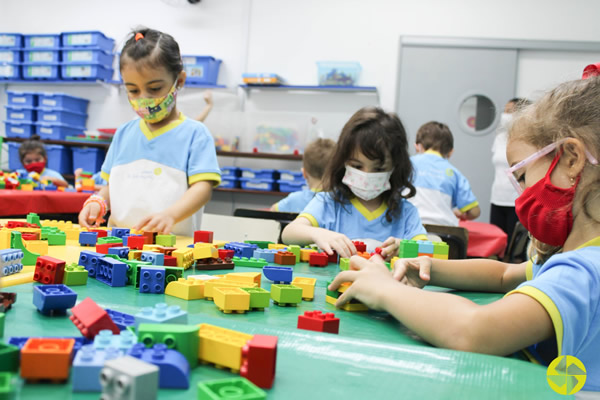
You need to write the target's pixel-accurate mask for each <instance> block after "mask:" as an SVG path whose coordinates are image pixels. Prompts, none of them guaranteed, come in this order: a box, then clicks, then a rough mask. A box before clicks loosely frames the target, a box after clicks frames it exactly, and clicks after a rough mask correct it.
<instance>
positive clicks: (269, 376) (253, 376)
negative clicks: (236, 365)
mask: <svg viewBox="0 0 600 400" xmlns="http://www.w3.org/2000/svg"><path fill="white" fill-rule="evenodd" d="M276 364H277V336H267V335H254V336H253V337H252V339H250V340H249V341H248V342H247V343H246V345H245V346H244V347H242V366H241V368H240V375H241V376H242V377H244V378H246V379H248V380H249V381H250V382H252V383H254V384H255V385H256V386H258V387H261V388H263V389H270V388H271V387H272V386H273V381H274V380H275V367H276Z"/></svg>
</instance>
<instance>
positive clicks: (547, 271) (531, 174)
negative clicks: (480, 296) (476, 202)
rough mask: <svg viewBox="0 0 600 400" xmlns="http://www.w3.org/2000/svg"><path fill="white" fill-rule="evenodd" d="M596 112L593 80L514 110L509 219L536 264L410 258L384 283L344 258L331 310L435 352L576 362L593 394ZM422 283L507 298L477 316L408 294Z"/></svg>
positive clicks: (471, 307)
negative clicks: (344, 310) (381, 318)
mask: <svg viewBox="0 0 600 400" xmlns="http://www.w3.org/2000/svg"><path fill="white" fill-rule="evenodd" d="M598 104H600V77H592V78H589V79H587V80H582V81H573V82H566V83H563V84H561V85H560V86H558V87H557V88H556V89H554V90H553V91H551V92H550V93H548V94H546V95H545V96H544V97H543V98H542V99H540V100H539V101H538V102H536V103H535V104H533V105H532V106H529V107H527V108H525V109H524V110H523V111H521V112H520V115H518V116H517V117H516V118H515V120H514V122H513V124H512V126H511V128H510V131H509V136H508V146H507V158H508V162H509V165H511V166H512V168H510V169H509V170H508V171H509V172H510V173H511V175H509V177H512V176H513V174H514V179H513V180H514V181H515V185H516V189H517V191H518V192H519V193H520V195H519V198H518V199H517V201H516V211H517V215H518V217H519V220H520V221H521V223H523V225H524V226H525V227H526V228H527V229H528V230H529V232H530V233H531V235H532V236H533V237H534V239H533V246H534V248H535V251H534V258H532V260H535V264H533V263H532V261H530V262H526V263H522V264H505V263H502V262H499V261H493V260H475V259H473V260H460V261H458V260H456V261H454V260H450V261H448V260H438V259H431V258H428V257H419V258H416V259H405V260H399V261H397V262H396V264H395V265H394V271H393V273H391V272H389V270H387V268H385V267H382V266H381V264H380V262H379V261H367V260H362V259H360V258H358V257H353V258H352V259H351V264H352V267H353V269H355V270H354V271H344V272H341V273H340V274H339V275H338V276H337V277H336V278H335V280H334V282H333V283H332V284H331V285H330V287H329V289H330V290H335V289H336V288H337V287H338V286H339V284H340V283H341V282H345V281H351V282H353V284H352V286H351V287H350V288H349V289H348V290H346V291H345V292H344V294H343V295H342V296H340V298H339V299H338V302H337V305H338V306H341V305H343V304H344V303H346V302H348V301H349V300H351V299H354V298H355V299H358V300H359V301H361V302H363V303H366V304H367V305H368V306H369V307H370V308H373V309H380V310H387V311H389V312H390V313H391V314H392V315H393V316H394V317H396V318H397V319H398V320H400V321H401V322H402V323H403V324H405V325H406V326H407V327H408V328H410V329H412V330H413V331H415V332H416V333H417V334H419V335H420V336H422V337H423V338H424V339H425V340H427V341H429V342H430V343H432V344H433V345H435V346H440V347H447V348H452V349H459V350H465V351H473V352H480V353H489V354H497V355H507V354H511V353H513V352H515V351H518V350H520V349H523V348H526V347H528V346H530V347H529V348H528V350H529V351H530V353H531V354H532V355H533V356H535V358H536V359H538V360H539V361H541V362H542V363H544V364H546V365H547V364H548V363H550V362H551V361H552V360H553V359H554V358H555V357H557V356H560V355H571V356H575V357H577V358H578V359H580V360H581V361H582V362H583V364H584V365H585V367H586V368H587V380H586V383H585V386H584V389H586V390H593V391H600V358H598V349H600V290H599V289H600V288H599V286H600V185H598V182H599V181H600V166H599V165H598V157H599V156H600V135H598V132H600V113H599V112H598ZM517 182H518V183H517ZM356 269H358V271H356ZM397 280H400V282H398V281H397ZM402 283H406V285H404V284H402ZM428 283H429V284H432V285H438V286H444V287H448V288H455V289H459V290H466V291H497V292H508V295H506V296H505V297H503V298H502V299H501V300H498V301H496V302H494V303H492V304H488V305H482V306H480V305H476V304H474V303H472V302H471V301H469V300H467V299H465V298H462V297H460V296H455V295H452V294H448V293H434V292H432V291H427V290H418V288H420V287H423V286H425V285H426V284H428ZM411 286H415V287H411ZM415 304H418V307H415V306H414V305H415Z"/></svg>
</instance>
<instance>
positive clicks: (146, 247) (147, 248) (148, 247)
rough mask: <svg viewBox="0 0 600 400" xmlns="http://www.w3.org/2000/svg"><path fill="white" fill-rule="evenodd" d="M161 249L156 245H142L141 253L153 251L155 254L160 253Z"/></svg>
mask: <svg viewBox="0 0 600 400" xmlns="http://www.w3.org/2000/svg"><path fill="white" fill-rule="evenodd" d="M162 248H163V246H161V245H158V244H144V247H142V251H153V252H155V253H162V251H161V249H162ZM163 254H164V253H163Z"/></svg>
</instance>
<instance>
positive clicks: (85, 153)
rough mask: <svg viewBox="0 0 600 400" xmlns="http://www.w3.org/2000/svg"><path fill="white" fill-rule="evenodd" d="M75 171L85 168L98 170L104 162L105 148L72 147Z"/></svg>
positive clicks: (91, 170) (86, 169) (93, 170)
mask: <svg viewBox="0 0 600 400" xmlns="http://www.w3.org/2000/svg"><path fill="white" fill-rule="evenodd" d="M71 151H72V152H73V171H74V170H76V169H77V168H83V170H84V171H90V172H98V171H100V167H102V163H103V162H104V156H105V153H104V150H103V149H99V148H96V147H72V148H71Z"/></svg>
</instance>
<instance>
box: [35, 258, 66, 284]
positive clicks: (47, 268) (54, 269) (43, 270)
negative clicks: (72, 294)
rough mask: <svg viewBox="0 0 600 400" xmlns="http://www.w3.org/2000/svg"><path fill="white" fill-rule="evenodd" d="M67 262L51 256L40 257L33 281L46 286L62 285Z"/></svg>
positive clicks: (36, 264)
mask: <svg viewBox="0 0 600 400" xmlns="http://www.w3.org/2000/svg"><path fill="white" fill-rule="evenodd" d="M64 273H65V262H64V261H63V260H59V259H57V258H54V257H50V256H39V257H38V259H37V262H36V263H35V272H34V273H33V280H34V281H36V282H40V283H42V284H44V285H48V284H56V283H62V281H63V276H64Z"/></svg>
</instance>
